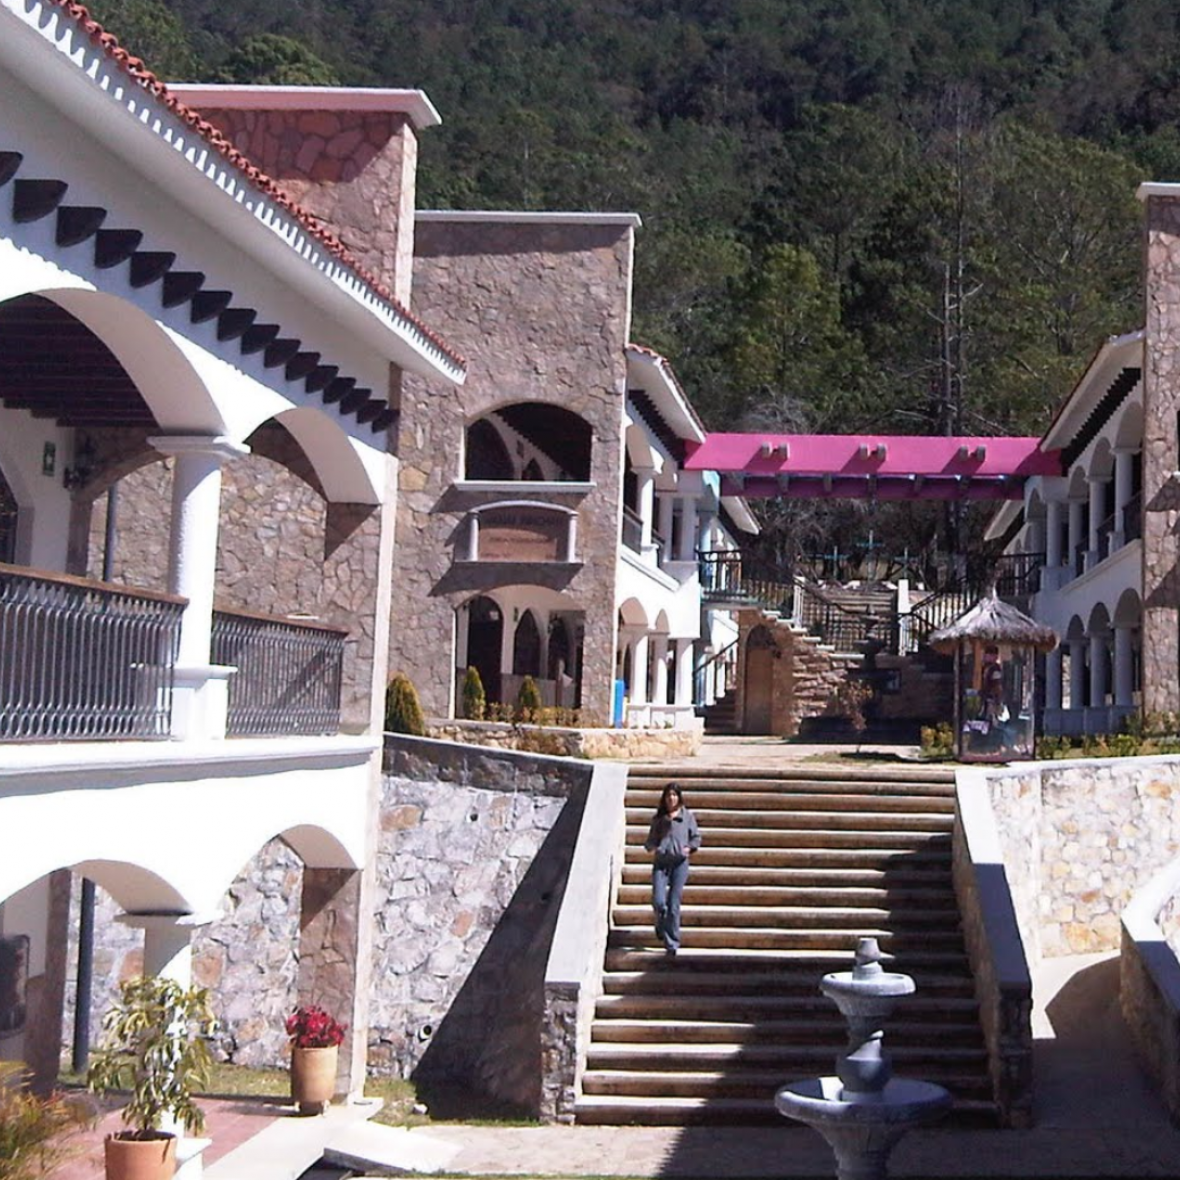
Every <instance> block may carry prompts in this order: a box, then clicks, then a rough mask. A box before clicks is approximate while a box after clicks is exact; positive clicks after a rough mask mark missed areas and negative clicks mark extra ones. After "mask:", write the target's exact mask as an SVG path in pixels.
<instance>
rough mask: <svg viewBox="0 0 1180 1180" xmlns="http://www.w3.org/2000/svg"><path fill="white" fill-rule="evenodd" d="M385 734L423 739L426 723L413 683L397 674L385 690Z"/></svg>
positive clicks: (402, 675) (404, 676)
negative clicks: (403, 734)
mask: <svg viewBox="0 0 1180 1180" xmlns="http://www.w3.org/2000/svg"><path fill="white" fill-rule="evenodd" d="M385 732H386V733H408V734H410V735H411V736H412V737H424V736H425V734H426V722H425V720H424V719H423V717H422V703H421V702H420V701H419V700H418V690H417V689H416V688H415V687H414V682H413V681H412V680H411V679H410V678H409V677H408V676H406V675H405V674H404V673H402V672H399V673H398V674H397V675H396V676H395V677H394V678H393V679H392V680H391V681H390V682H389V688H387V689H386V690H385Z"/></svg>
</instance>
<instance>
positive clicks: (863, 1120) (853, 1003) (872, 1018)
mask: <svg viewBox="0 0 1180 1180" xmlns="http://www.w3.org/2000/svg"><path fill="white" fill-rule="evenodd" d="M820 990H821V991H822V992H823V993H824V995H826V996H829V997H830V998H831V999H833V1000H835V1002H836V1006H837V1007H838V1008H839V1009H840V1012H841V1013H842V1015H843V1016H844V1018H845V1019H846V1020H847V1021H848V1031H849V1036H848V1051H847V1052H846V1053H842V1054H840V1056H838V1057H837V1058H836V1076H835V1077H824V1078H808V1079H807V1080H806V1081H802V1082H791V1083H789V1084H788V1085H785V1086H783V1087H782V1088H781V1089H780V1090H779V1092H778V1094H777V1095H776V1096H775V1106H776V1107H777V1108H778V1112H779V1114H782V1115H786V1116H787V1118H792V1119H798V1120H799V1121H800V1122H803V1123H807V1124H808V1126H811V1127H814V1128H815V1129H816V1130H817V1131H819V1133H820V1134H821V1135H823V1137H824V1138H825V1139H826V1140H827V1141H828V1144H829V1145H830V1146H831V1148H832V1150H833V1151H834V1152H835V1153H836V1175H837V1177H838V1178H839V1180H883V1178H884V1176H885V1174H886V1165H887V1161H888V1158H889V1153H890V1152H891V1151H892V1150H893V1148H894V1146H895V1145H896V1144H897V1141H898V1140H899V1139H900V1138H901V1137H902V1136H903V1135H904V1134H905V1133H906V1132H907V1131H909V1130H911V1129H912V1128H914V1127H917V1126H920V1125H922V1124H923V1123H928V1122H933V1121H934V1120H935V1119H937V1118H940V1117H941V1116H942V1115H944V1114H945V1113H946V1112H947V1110H948V1109H949V1108H950V1105H951V1096H950V1094H949V1093H947V1091H946V1090H944V1089H943V1088H942V1086H936V1085H935V1084H934V1083H933V1082H915V1081H909V1080H905V1079H899V1078H894V1077H893V1076H892V1073H893V1068H892V1065H891V1064H890V1060H889V1054H888V1053H887V1052H886V1051H885V1047H884V1044H883V1042H884V1034H883V1033H882V1031H881V1026H882V1024H883V1023H884V1021H885V1018H886V1017H887V1016H888V1015H889V1014H890V1012H892V1011H893V1007H894V1005H895V1004H896V1003H897V1001H898V999H899V998H900V997H902V996H908V995H910V994H911V993H912V992H913V990H914V981H913V979H912V978H911V977H910V976H908V975H902V974H900V973H898V972H890V971H884V970H883V969H882V967H881V951H880V949H879V948H878V946H877V940H876V939H875V938H862V939H861V940H860V941H859V943H858V944H857V947H856V964H855V966H854V967H853V969H852V970H851V971H835V972H833V973H832V974H830V975H825V976H824V977H823V979H822V980H821V981H820Z"/></svg>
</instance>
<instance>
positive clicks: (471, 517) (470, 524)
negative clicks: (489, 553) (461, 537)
mask: <svg viewBox="0 0 1180 1180" xmlns="http://www.w3.org/2000/svg"><path fill="white" fill-rule="evenodd" d="M467 560H468V561H478V560H479V515H478V513H475V512H472V513H469V514H468V517H467Z"/></svg>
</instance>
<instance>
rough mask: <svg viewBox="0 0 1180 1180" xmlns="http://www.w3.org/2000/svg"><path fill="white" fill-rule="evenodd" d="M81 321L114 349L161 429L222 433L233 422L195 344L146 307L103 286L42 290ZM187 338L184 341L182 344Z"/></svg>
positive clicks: (177, 431)
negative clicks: (205, 373)
mask: <svg viewBox="0 0 1180 1180" xmlns="http://www.w3.org/2000/svg"><path fill="white" fill-rule="evenodd" d="M37 294H40V295H42V296H44V297H45V298H47V299H51V300H52V301H53V302H54V303H56V304H57V305H58V306H59V307H61V308H62V309H63V310H65V311H67V312H69V314H70V315H72V316H73V317H74V318H75V319H76V320H80V321H81V322H82V323H83V324H85V325H86V327H88V328H89V329H90V330H91V332H93V333H94V334H95V336H97V337H98V338H99V339H100V340H101V341H102V343H103V344H104V345H105V346H106V347H107V348H108V349H110V351H111V353H112V354H113V355H114V357H115V359H116V360H117V361H118V362H119V364H120V365H121V366H122V368H123V370H124V372H125V373H126V374H127V375H128V376H129V377H130V378H131V380H132V381H133V382H134V384H135V387H136V388H137V389H138V390H139V393H140V395H141V396H142V397H143V400H144V401H145V402H146V403H147V404H148V407H149V408H150V409H151V411H152V415H153V417H154V418H155V420H156V422H157V423H158V424H159V426H160V429H161V430H165V431H168V432H170V433H181V432H183V433H192V434H212V435H220V434H226V433H227V432H228V426H227V421H226V418H225V416H224V414H223V413H222V410H221V408H220V406H219V405H218V403H217V400H216V398H215V397H214V396H213V394H212V392H211V390H210V387H209V385H208V384H207V382H206V380H205V378H204V377H203V376H202V375H201V374H200V373H199V372H198V370H197V366H196V365H195V364H194V361H193V358H192V356H191V351H192V348H193V346H192V344H191V342H190V341H183V338H182V337H180V336H178V335H177V334H176V333H174V332H172V331H170V330H169V329H167V328H165V327H164V326H163V325H162V324H160V323H158V322H157V321H156V320H154V319H152V317H151V316H150V315H148V314H147V312H145V311H143V309H142V308H139V307H136V306H135V304H133V303H129V302H128V301H127V300H125V299H120V298H119V297H118V296H117V295H107V294H105V293H103V292H101V291H82V290H78V289H69V288H56V289H50V290H45V291H40V292H37ZM182 341H183V343H182Z"/></svg>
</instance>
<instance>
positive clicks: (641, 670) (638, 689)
mask: <svg viewBox="0 0 1180 1180" xmlns="http://www.w3.org/2000/svg"><path fill="white" fill-rule="evenodd" d="M629 688H630V689H631V704H633V705H646V704H647V632H644V633H643V634H642V635H637V636H636V637H635V640H634V642H633V643H632V645H631V684H630V685H629Z"/></svg>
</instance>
